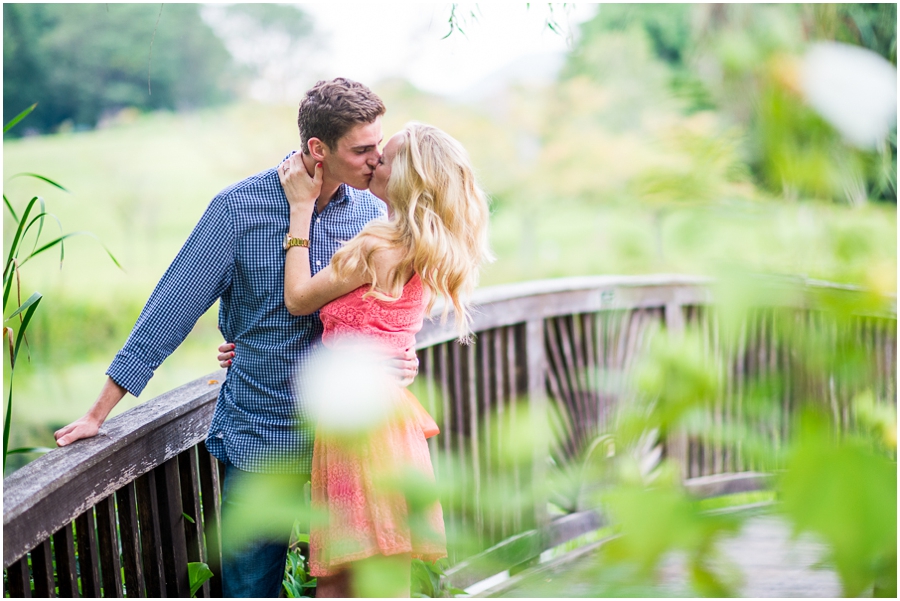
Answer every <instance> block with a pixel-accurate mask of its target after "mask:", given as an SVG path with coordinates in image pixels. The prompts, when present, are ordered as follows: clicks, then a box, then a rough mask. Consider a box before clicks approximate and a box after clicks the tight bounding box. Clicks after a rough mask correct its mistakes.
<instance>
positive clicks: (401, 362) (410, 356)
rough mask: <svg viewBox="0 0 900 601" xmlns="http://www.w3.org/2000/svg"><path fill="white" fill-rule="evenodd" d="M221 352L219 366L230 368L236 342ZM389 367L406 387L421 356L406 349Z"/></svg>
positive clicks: (410, 382)
mask: <svg viewBox="0 0 900 601" xmlns="http://www.w3.org/2000/svg"><path fill="white" fill-rule="evenodd" d="M218 350H219V354H218V355H216V359H217V360H218V361H219V367H224V368H226V369H227V368H229V367H231V362H232V360H233V359H234V343H232V342H223V343H222V344H220V345H219V349H218ZM387 369H388V372H390V374H391V376H393V377H394V378H395V379H396V380H397V383H398V384H399V385H400V386H403V387H406V386H409V385H410V384H412V383H413V381H414V380H415V379H416V374H418V373H419V358H418V357H416V351H415V350H413V349H406V350H405V351H403V352H401V353H400V354H399V355H397V356H395V357H391V358H390V359H388V361H387Z"/></svg>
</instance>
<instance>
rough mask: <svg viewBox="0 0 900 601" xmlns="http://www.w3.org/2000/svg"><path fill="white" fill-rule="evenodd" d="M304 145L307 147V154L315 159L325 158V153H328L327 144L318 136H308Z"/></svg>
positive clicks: (321, 159)
mask: <svg viewBox="0 0 900 601" xmlns="http://www.w3.org/2000/svg"><path fill="white" fill-rule="evenodd" d="M306 147H307V148H308V149H309V154H310V156H311V157H312V158H314V159H315V160H317V161H323V160H325V155H326V154H327V153H328V146H327V145H326V144H325V142H323V141H322V140H320V139H319V138H310V139H309V141H308V142H307V143H306Z"/></svg>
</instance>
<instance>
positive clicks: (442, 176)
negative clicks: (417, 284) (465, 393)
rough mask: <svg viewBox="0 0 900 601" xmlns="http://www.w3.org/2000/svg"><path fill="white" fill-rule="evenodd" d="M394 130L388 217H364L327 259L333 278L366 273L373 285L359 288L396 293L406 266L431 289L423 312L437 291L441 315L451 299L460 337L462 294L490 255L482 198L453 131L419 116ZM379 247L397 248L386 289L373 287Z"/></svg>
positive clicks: (464, 312) (464, 330) (465, 316)
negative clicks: (367, 220) (395, 143)
mask: <svg viewBox="0 0 900 601" xmlns="http://www.w3.org/2000/svg"><path fill="white" fill-rule="evenodd" d="M400 135H401V136H402V141H401V144H400V146H399V148H398V150H397V154H396V156H395V157H394V160H393V163H392V164H391V176H390V179H389V180H388V184H387V191H386V192H387V197H388V198H389V199H390V204H391V206H392V208H393V214H392V215H391V218H390V219H389V220H388V221H373V222H370V223H369V224H368V225H367V226H366V227H365V228H363V230H362V232H361V233H360V235H359V236H357V237H356V238H354V239H353V240H350V241H349V242H348V243H347V244H346V245H345V246H344V247H343V248H341V249H340V250H338V251H337V252H336V253H335V254H334V257H332V259H331V265H332V268H333V269H334V273H335V276H336V277H338V278H344V277H346V276H347V275H348V274H351V273H358V272H363V273H366V274H368V275H369V276H370V277H371V279H372V288H371V289H370V290H369V292H367V293H366V295H367V296H373V297H375V298H379V299H382V300H396V299H398V298H399V297H400V294H401V293H402V291H403V285H404V284H405V278H406V274H408V273H409V271H410V268H411V269H412V270H413V271H415V272H416V273H418V274H419V277H420V278H421V280H422V284H423V285H424V286H425V288H426V289H427V290H428V291H429V292H430V293H431V294H430V298H429V301H428V306H427V308H426V314H428V313H430V312H431V309H432V307H433V306H434V302H435V299H436V297H437V295H438V294H440V295H441V296H442V297H443V298H444V300H445V303H444V311H443V314H442V315H441V321H442V322H443V321H445V320H446V318H447V315H448V313H449V311H450V306H451V305H452V306H453V309H454V313H455V318H456V326H457V328H458V330H459V332H460V339H461V340H463V341H467V340H468V334H469V325H470V323H471V317H470V315H469V311H468V302H469V299H470V298H471V296H472V291H473V290H474V288H475V284H476V283H477V281H478V269H479V267H480V266H481V263H483V262H485V261H491V260H493V257H492V256H491V252H490V250H489V249H488V243H487V225H488V214H489V212H488V206H487V199H486V197H485V194H484V192H482V190H481V189H480V188H479V187H478V185H477V184H476V182H475V174H474V172H473V170H472V165H471V163H470V161H469V155H468V153H467V152H466V151H465V149H464V148H463V147H462V145H461V144H460V143H459V142H457V141H456V140H455V139H453V138H452V137H450V136H449V135H447V134H446V133H444V132H443V131H441V130H439V129H437V128H436V127H432V126H430V125H424V124H421V123H408V124H407V125H406V127H404V128H403V130H402V131H401V132H400ZM379 248H395V249H400V250H401V251H402V252H403V255H402V258H401V259H400V262H399V263H398V265H397V266H396V268H395V269H394V270H393V271H392V272H391V274H390V276H389V277H388V281H387V282H386V284H387V285H386V286H383V287H382V288H383V289H384V290H387V291H388V293H389V295H390V296H386V295H385V294H383V293H381V292H378V291H377V290H376V286H378V285H379V282H378V281H377V276H376V273H375V268H374V265H373V263H372V256H373V253H374V251H376V250H378V249H379ZM378 287H381V286H378Z"/></svg>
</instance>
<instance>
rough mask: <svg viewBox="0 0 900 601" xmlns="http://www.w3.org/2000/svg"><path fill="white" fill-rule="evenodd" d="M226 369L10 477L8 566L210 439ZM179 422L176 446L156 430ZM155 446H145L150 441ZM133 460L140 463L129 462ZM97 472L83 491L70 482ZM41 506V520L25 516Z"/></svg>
mask: <svg viewBox="0 0 900 601" xmlns="http://www.w3.org/2000/svg"><path fill="white" fill-rule="evenodd" d="M224 379H225V370H219V371H217V372H213V373H211V374H208V375H206V376H203V377H202V378H198V379H196V380H194V381H192V382H188V383H187V384H185V385H183V386H180V387H178V388H176V389H174V390H170V391H169V392H166V393H164V394H162V395H160V396H158V397H156V398H154V399H151V400H149V401H147V402H144V403H141V404H140V405H138V406H136V407H133V408H131V409H129V410H127V411H125V412H123V413H122V414H120V415H117V416H116V417H113V418H111V419H110V420H108V421H107V422H106V423H105V424H104V425H103V427H102V428H101V429H100V433H99V434H98V435H97V436H95V437H94V438H90V439H87V440H82V441H78V442H77V443H76V444H73V445H70V446H68V447H64V448H61V449H55V450H54V451H52V452H50V453H48V454H46V455H44V456H43V457H40V458H38V459H36V460H35V461H32V462H31V463H29V464H27V465H25V466H24V467H22V468H21V469H19V470H17V471H15V472H13V473H12V474H10V475H9V476H7V477H6V478H5V479H4V480H3V565H4V566H7V565H9V564H10V563H12V562H13V561H15V560H16V559H18V558H19V557H21V556H22V555H24V554H25V553H26V552H27V551H28V550H29V549H31V548H32V547H34V546H35V544H37V543H39V542H40V541H41V540H44V539H46V538H47V537H49V536H50V535H51V534H53V532H55V531H56V530H57V529H59V528H61V527H62V526H64V525H65V524H67V523H68V522H70V521H71V520H72V518H74V517H75V516H77V515H78V514H80V513H81V512H83V511H84V510H85V509H88V508H89V507H91V506H92V505H94V504H95V503H97V502H98V501H100V500H102V499H104V498H105V497H107V496H109V495H110V494H112V493H113V492H115V491H116V490H117V489H118V488H120V487H121V486H122V485H124V484H126V483H128V482H129V481H131V480H134V479H135V478H137V477H138V476H141V475H143V474H145V473H147V472H149V471H150V470H152V469H153V468H154V467H156V466H157V465H160V464H162V463H163V462H165V461H166V460H168V459H171V458H172V457H175V456H176V455H178V453H180V452H181V451H183V450H184V449H185V448H187V447H190V446H192V445H194V444H197V442H199V441H200V440H203V439H204V438H205V437H206V432H207V429H208V428H209V421H210V420H211V419H212V411H213V408H214V406H215V402H216V398H217V397H218V393H219V386H220V382H221V381H223V380H224ZM176 421H177V422H178V426H179V427H178V428H177V430H176V432H175V433H176V434H177V436H178V437H179V440H178V441H177V444H173V443H174V442H175V441H172V440H170V438H171V437H170V436H168V435H165V434H163V435H161V436H159V437H155V438H154V437H153V433H154V432H156V431H161V430H164V428H165V426H167V425H168V424H171V423H173V422H176ZM151 438H153V440H152V444H147V443H145V444H138V445H136V444H135V443H136V442H139V441H150V439H151ZM128 458H132V459H133V460H134V461H126V459H128ZM89 475H90V476H93V477H92V479H91V480H92V481H91V484H90V487H89V488H87V487H82V488H80V489H79V490H78V491H77V493H76V494H72V493H70V492H68V491H67V490H66V486H67V485H70V484H72V483H75V482H79V481H81V480H86V479H87V476H89ZM35 512H38V513H39V514H40V516H41V520H40V524H35V523H34V521H33V520H29V519H24V520H23V519H21V518H23V517H27V514H33V513H35Z"/></svg>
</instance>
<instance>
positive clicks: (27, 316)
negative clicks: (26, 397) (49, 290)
mask: <svg viewBox="0 0 900 601" xmlns="http://www.w3.org/2000/svg"><path fill="white" fill-rule="evenodd" d="M35 295H37V296H38V298H37V299H35V300H34V301H32V302H31V304H29V305H28V308H27V309H26V310H25V317H24V318H23V319H22V325H21V326H20V327H19V333H18V334H17V335H16V347H15V350H13V358H12V362H13V363H14V364H15V362H16V358H17V357H18V356H19V346H20V345H21V344H22V339H23V338H24V337H25V330H26V329H28V324H29V322H30V321H31V316H32V315H34V312H35V310H36V309H37V308H38V305H39V304H40V302H41V298H43V297H42V296H41V294H40V292H35V293H34V294H32V295H31V298H29V299H28V300H29V301H30V300H31V299H32V298H34V297H35ZM25 302H28V301H25ZM10 388H12V386H10Z"/></svg>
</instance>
